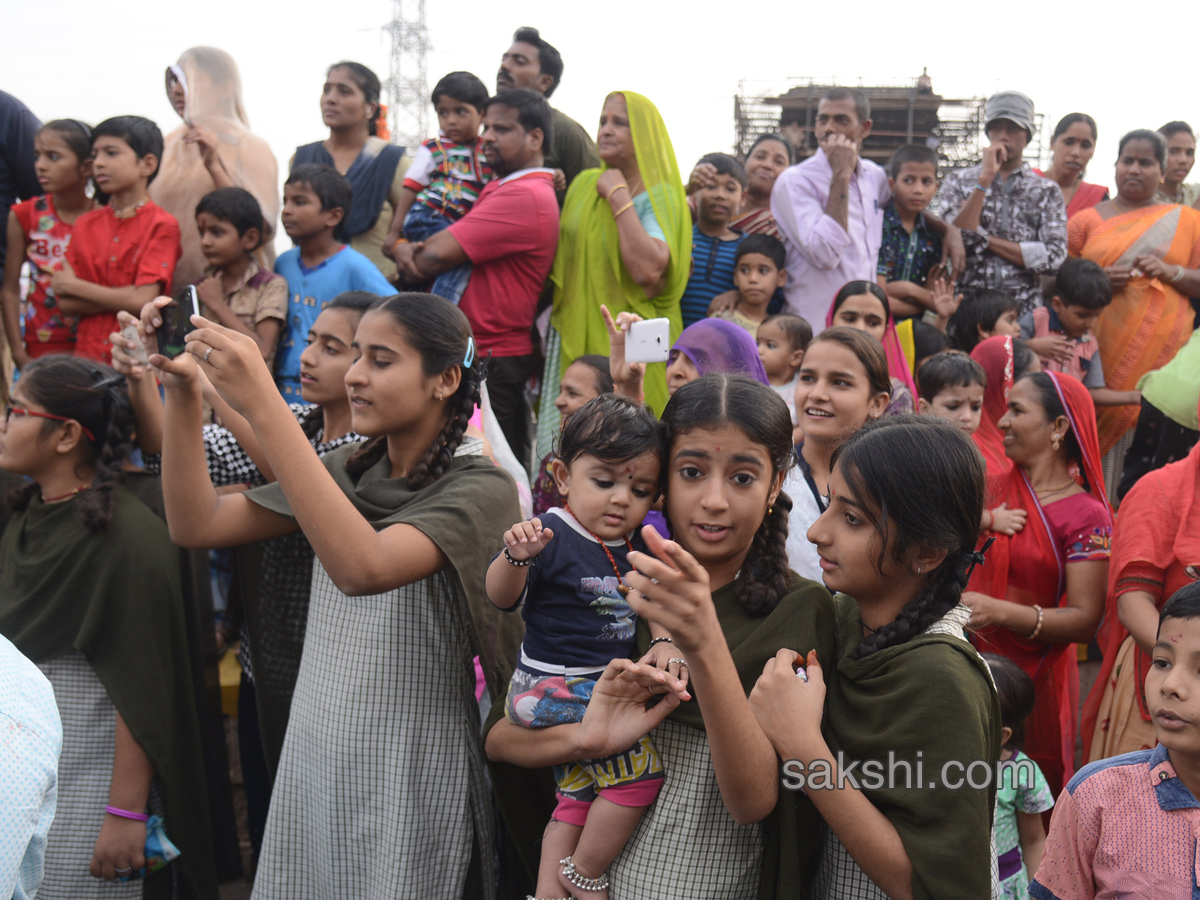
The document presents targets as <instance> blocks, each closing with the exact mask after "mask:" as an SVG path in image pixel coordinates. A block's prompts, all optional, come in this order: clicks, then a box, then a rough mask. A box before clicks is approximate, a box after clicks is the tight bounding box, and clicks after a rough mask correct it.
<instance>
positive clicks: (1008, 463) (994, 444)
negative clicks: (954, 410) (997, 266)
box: [971, 335, 1017, 506]
mask: <svg viewBox="0 0 1200 900" xmlns="http://www.w3.org/2000/svg"><path fill="white" fill-rule="evenodd" d="M1013 357H1014V354H1013V339H1012V338H1010V337H1004V336H1001V335H997V336H996V337H990V338H988V339H987V340H984V341H980V342H979V343H978V344H976V345H975V349H974V350H972V351H971V359H973V360H975V362H977V363H979V365H981V366H983V371H984V372H985V373H986V374H987V387H985V388H984V390H983V415H982V416H980V418H979V428H978V429H976V431H975V433H974V434H973V435H971V437H973V438H974V439H975V446H977V447H978V448H979V452H980V453H982V454H983V459H984V461H985V462H986V463H987V470H988V475H989V476H995V475H1003V474H1005V473H1006V472H1007V471H1008V470H1009V469H1011V468H1012V460H1011V459H1009V458H1008V457H1007V456H1005V455H1004V435H1003V434H1001V433H1000V424H999V423H1000V419H1002V418H1003V417H1004V414H1005V413H1006V412H1008V395H1009V393H1010V392H1011V391H1012V386H1013V381H1014V379H1016V377H1017V376H1016V371H1015V361H1014V358H1013ZM990 505H991V503H990V498H989V506H990Z"/></svg>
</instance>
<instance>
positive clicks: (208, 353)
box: [204, 347, 213, 362]
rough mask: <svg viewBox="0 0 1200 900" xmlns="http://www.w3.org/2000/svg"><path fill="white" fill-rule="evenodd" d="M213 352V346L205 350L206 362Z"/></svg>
mask: <svg viewBox="0 0 1200 900" xmlns="http://www.w3.org/2000/svg"><path fill="white" fill-rule="evenodd" d="M212 352H213V348H212V347H209V348H208V349H207V350H205V351H204V361H205V362H208V358H209V357H210V356H212Z"/></svg>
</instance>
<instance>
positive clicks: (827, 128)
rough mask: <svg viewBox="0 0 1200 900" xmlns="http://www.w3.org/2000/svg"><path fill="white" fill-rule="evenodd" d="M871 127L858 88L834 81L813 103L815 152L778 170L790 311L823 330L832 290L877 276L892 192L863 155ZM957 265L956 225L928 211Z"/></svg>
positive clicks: (776, 210) (776, 200) (776, 204)
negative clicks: (887, 206) (782, 171)
mask: <svg viewBox="0 0 1200 900" xmlns="http://www.w3.org/2000/svg"><path fill="white" fill-rule="evenodd" d="M870 133H871V105H870V103H869V102H868V100H867V98H866V97H865V96H864V95H863V94H862V93H861V92H859V91H856V90H853V89H851V88H844V87H837V88H833V89H832V90H830V91H829V92H828V93H826V94H825V96H824V97H822V98H821V102H820V104H819V105H818V106H817V121H816V134H817V140H818V142H819V144H820V147H819V149H818V150H817V152H816V153H814V154H813V155H812V156H810V157H809V158H808V159H806V160H805V161H804V162H802V163H800V164H798V165H795V166H792V167H791V168H790V169H788V170H787V171H785V172H784V173H783V174H782V175H780V176H779V178H778V180H776V182H775V187H774V189H773V190H772V192H771V213H772V215H773V216H774V217H775V221H776V224H777V225H778V227H779V234H780V236H781V237H782V238H783V242H784V245H785V246H786V247H787V273H788V280H787V285H786V286H785V287H784V297H785V298H786V300H787V305H788V311H789V312H791V313H793V314H795V315H798V316H802V317H803V318H804V319H806V320H807V321H808V323H809V325H811V326H812V329H813V332H814V333H817V332H820V331H821V330H822V328H823V327H824V324H825V315H826V313H827V312H828V310H829V306H830V304H831V303H833V298H834V295H836V294H837V292H838V290H839V289H840V288H841V287H842V285H844V284H846V283H847V282H849V281H856V280H859V279H863V280H866V281H875V280H876V277H875V273H876V268H877V264H878V259H879V246H880V244H881V243H882V241H883V207H884V205H885V204H886V203H887V202H888V200H890V199H891V197H892V192H891V189H890V188H889V187H888V180H887V174H886V173H885V172H884V170H883V169H882V168H880V167H879V166H878V165H876V164H875V163H873V162H871V161H870V160H868V159H863V158H862V156H861V155H860V153H861V150H862V143H863V140H864V139H865V138H866V137H867V135H869V134H870ZM929 224H930V227H931V228H932V229H933V230H934V231H936V232H938V233H939V234H941V235H942V238H943V247H944V248H945V251H946V252H947V253H948V254H949V256H950V257H951V261H952V266H953V269H954V271H955V272H961V271H962V267H963V263H964V260H965V254H964V251H963V246H962V238H961V236H960V235H959V233H958V229H956V228H954V227H953V226H947V225H946V224H945V223H944V222H942V221H941V220H938V219H934V218H933V217H929Z"/></svg>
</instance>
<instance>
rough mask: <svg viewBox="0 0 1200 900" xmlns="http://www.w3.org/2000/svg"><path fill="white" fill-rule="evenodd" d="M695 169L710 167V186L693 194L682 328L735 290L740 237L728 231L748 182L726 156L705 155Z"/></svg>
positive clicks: (740, 170)
mask: <svg viewBox="0 0 1200 900" xmlns="http://www.w3.org/2000/svg"><path fill="white" fill-rule="evenodd" d="M696 165H697V166H703V165H709V166H712V168H713V170H714V172H715V174H714V175H713V178H712V184H710V185H709V186H708V187H702V188H700V189H699V190H698V191H696V194H695V197H696V224H695V225H693V226H692V274H691V276H690V277H689V278H688V283H687V287H686V288H685V289H684V291H683V297H682V298H681V299H680V301H679V306H680V310H681V312H682V313H683V327H684V328H686V327H687V326H689V325H691V324H692V323H693V322H699V321H700V320H701V319H703V318H704V317H705V316H706V315H708V305H709V303H711V302H712V299H713V297H715V296H717V294H723V293H725V292H726V291H732V290H733V289H734V287H735V286H736V285H735V284H734V281H733V273H734V270H735V269H736V268H737V249H738V244H740V243H741V242H742V235H740V234H739V233H738V232H736V231H734V230H733V229H732V228H730V227H729V220H730V219H732V218H733V217H734V216H735V215H737V211H738V209H739V208H740V207H741V205H742V195H743V193H744V192H745V190H746V186H747V185H748V183H749V182H747V180H746V170H745V169H744V168H742V164H741V163H740V162H738V161H737V160H736V159H734V158H733V157H732V156H730V155H729V154H728V153H709V154H708V155H707V156H703V157H701V158H700V161H699V162H698V163H696Z"/></svg>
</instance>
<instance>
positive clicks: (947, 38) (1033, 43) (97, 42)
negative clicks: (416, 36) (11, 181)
mask: <svg viewBox="0 0 1200 900" xmlns="http://www.w3.org/2000/svg"><path fill="white" fill-rule="evenodd" d="M408 5H411V6H415V3H414V2H411V0H410V2H409V4H408ZM706 6H708V7H709V8H712V9H714V10H718V11H719V13H718V14H717V15H715V16H713V17H707V16H706V15H705V14H704V8H705V7H706ZM1048 6H1061V8H1062V11H1061V12H1048V11H1047V7H1048ZM586 7H587V9H586V10H585V9H584V5H583V4H574V3H563V2H561V0H558V2H553V3H525V4H496V3H482V2H479V0H454V2H441V3H430V4H428V7H427V26H428V29H429V37H430V43H431V45H432V47H431V52H430V54H429V58H428V75H429V86H430V87H432V86H433V83H434V82H435V81H436V80H437V79H438V77H440V76H441V75H443V74H445V73H446V72H449V71H452V70H455V69H465V70H467V71H471V72H474V73H475V74H477V75H478V76H479V77H480V78H481V79H483V81H484V83H485V84H487V85H488V86H489V88H492V87H494V83H495V72H496V68H497V65H498V63H499V58H500V54H501V53H502V52H503V51H504V50H505V49H506V48H507V47H508V45H509V43H510V38H511V34H512V32H513V30H514V29H515V28H516V27H517V26H520V25H533V26H536V27H538V28H540V29H541V32H542V35H543V36H544V37H545V38H546V39H547V40H549V41H550V42H551V43H553V44H555V45H556V46H557V47H558V48H559V50H560V51H561V52H562V55H563V59H564V63H565V71H564V74H563V81H562V84H561V86H560V87H559V89H558V91H557V92H556V93H555V95H554V97H553V103H554V105H555V106H557V107H558V108H560V109H562V110H563V111H564V112H566V113H567V114H568V115H570V116H572V117H573V118H575V119H576V120H578V121H579V122H581V123H583V125H584V126H585V127H586V128H587V129H588V130H589V131H594V128H595V126H594V123H595V122H596V119H597V118H598V116H599V113H600V107H601V104H602V101H603V98H604V96H605V95H606V94H607V93H608V92H609V91H612V90H618V89H626V90H635V91H638V92H640V93H643V94H645V95H646V96H647V97H649V98H650V99H651V100H653V101H654V103H655V104H656V105H657V106H658V108H659V110H660V111H661V112H662V115H663V118H664V119H665V121H666V124H667V128H668V130H669V131H670V134H671V138H672V141H673V143H674V146H675V151H676V154H677V156H678V158H679V162H680V168H681V170H682V171H683V173H684V174H685V176H686V173H687V172H688V171H689V170H690V168H691V165H692V164H693V163H694V162H695V160H696V159H697V158H698V157H700V156H701V155H702V154H704V153H706V152H709V151H713V150H728V149H730V147H731V146H732V143H733V140H734V128H733V97H734V95H735V94H736V93H737V92H738V84H739V81H740V80H744V81H745V84H746V88H747V91H746V93H747V94H751V95H754V94H765V93H773V92H778V91H779V90H780V89H783V88H786V86H787V80H788V79H789V78H801V77H803V78H806V79H807V78H809V77H813V78H816V79H819V80H823V81H828V79H829V78H830V77H834V76H836V78H837V79H838V80H839V81H840V83H843V84H850V85H855V84H858V83H863V84H873V83H877V82H880V81H882V82H886V83H895V82H898V81H899V80H901V79H911V78H913V77H915V76H916V75H919V74H920V72H921V68H922V67H923V66H927V67H928V69H929V74H930V75H931V77H932V78H933V86H934V90H935V91H936V92H938V93H940V94H942V95H944V96H947V97H973V96H986V95H987V94H989V93H993V92H995V91H997V90H1001V89H1006V88H1012V89H1016V90H1021V91H1024V92H1026V93H1027V94H1029V95H1030V96H1032V97H1033V99H1034V101H1035V102H1036V104H1037V109H1038V111H1039V112H1042V113H1045V114H1046V120H1047V123H1048V127H1049V128H1052V127H1053V123H1054V122H1055V121H1057V119H1058V118H1059V117H1060V116H1062V115H1064V114H1066V113H1068V112H1073V111H1076V110H1078V111H1083V112H1087V113H1090V114H1091V115H1093V116H1094V117H1095V118H1096V120H1097V122H1098V123H1099V127H1100V141H1099V151H1098V153H1097V154H1096V158H1095V160H1094V161H1093V163H1092V165H1091V167H1090V169H1089V172H1088V174H1087V178H1088V180H1089V181H1095V182H1100V183H1103V184H1111V183H1112V161H1113V160H1114V159H1115V157H1116V144H1117V139H1118V138H1119V136H1120V135H1121V134H1123V133H1124V132H1126V131H1128V130H1130V129H1132V128H1141V127H1148V128H1157V127H1158V126H1160V125H1162V124H1163V123H1164V122H1167V121H1169V120H1171V119H1177V118H1181V119H1190V120H1192V121H1193V123H1194V124H1200V100H1197V99H1196V96H1197V95H1196V93H1195V92H1194V91H1191V90H1187V89H1186V88H1187V87H1188V86H1190V85H1191V84H1192V83H1193V82H1194V78H1195V69H1194V63H1190V62H1189V60H1188V56H1187V54H1184V53H1176V52H1167V51H1163V50H1162V46H1161V42H1160V41H1159V40H1158V39H1157V34H1156V30H1157V28H1158V27H1159V26H1158V25H1157V24H1154V23H1153V20H1150V19H1147V20H1139V19H1138V18H1137V17H1134V19H1133V20H1132V23H1136V22H1137V21H1145V23H1146V24H1145V25H1144V26H1140V27H1144V28H1145V31H1146V34H1145V45H1144V46H1143V47H1142V48H1140V50H1139V48H1138V45H1137V43H1136V42H1131V41H1129V39H1128V37H1127V38H1126V40H1125V41H1124V42H1123V43H1122V46H1123V47H1124V50H1125V52H1124V54H1122V58H1123V59H1124V60H1125V61H1121V59H1120V58H1118V56H1116V55H1114V53H1113V52H1112V50H1115V45H1114V44H1113V38H1114V36H1115V35H1116V34H1117V33H1118V31H1119V30H1122V29H1127V28H1129V27H1132V24H1131V23H1130V22H1126V23H1122V22H1121V21H1120V20H1119V19H1118V18H1117V17H1113V18H1112V19H1111V20H1106V19H1105V17H1103V16H1095V15H1091V16H1087V17H1083V16H1081V15H1080V12H1079V7H1078V5H1075V4H1035V5H1032V6H1028V5H1027V6H1024V7H1020V8H1011V11H1005V10H1004V8H1003V7H999V6H996V5H995V4H984V3H969V4H955V5H953V6H949V7H948V6H939V5H938V4H929V3H916V4H912V3H910V4H897V3H895V2H883V0H860V2H858V3H854V4H852V5H851V4H845V3H830V2H825V3H805V4H767V5H765V6H762V7H739V6H737V5H735V4H728V3H725V4H720V5H718V4H711V5H709V4H705V5H700V4H696V3H694V2H686V3H685V2H681V0H654V2H649V3H641V4H638V6H637V12H638V15H637V16H634V15H630V14H629V11H630V10H631V9H632V7H630V6H629V5H627V4H620V5H612V4H610V5H608V6H607V7H606V6H605V5H602V4H599V5H598V4H587V5H586ZM605 9H608V10H610V11H608V12H605V11H604V10H605ZM618 10H619V11H620V14H618ZM738 10H742V11H743V13H744V16H745V18H744V19H740V20H739V18H738V16H737V11H738ZM848 14H850V15H852V18H850V19H847V18H845V17H846V16H847V15H848ZM391 16H392V4H391V3H389V2H388V0H348V2H341V3H318V2H313V0H289V2H287V3H286V4H285V3H277V2H247V0H237V2H234V0H205V2H203V3H172V4H147V3H144V2H138V3H134V2H129V0H110V2H108V3H106V4H96V3H84V2H82V0H54V2H52V3H49V4H46V3H41V2H28V0H20V2H17V0H0V22H2V23H3V28H2V29H0V30H2V31H3V33H4V34H5V35H6V40H5V49H4V52H3V54H0V88H3V89H4V90H6V91H9V92H10V93H13V94H15V95H16V96H18V97H20V98H21V99H22V100H23V101H24V102H25V103H26V104H27V105H28V106H29V107H30V108H31V109H32V110H33V111H34V112H35V113H36V114H37V115H38V116H39V117H40V118H42V119H43V120H46V119H51V118H57V117H63V116H72V117H75V118H80V119H84V120H86V121H89V122H91V123H93V124H95V123H96V122H98V121H99V120H101V119H104V118H106V117H108V116H111V115H119V114H124V113H137V114H139V115H144V116H148V117H150V118H152V119H154V120H155V121H156V122H158V124H159V126H160V127H161V128H162V129H163V132H164V133H167V132H169V131H171V130H172V129H174V128H175V127H177V125H178V124H179V120H178V117H177V116H176V115H175V112H174V110H172V108H171V107H170V105H169V104H168V103H167V99H166V95H165V92H164V87H163V70H164V68H165V67H166V66H167V65H168V64H170V63H173V62H175V60H176V59H177V58H178V57H179V54H180V53H181V52H182V51H183V50H185V49H187V48H188V47H191V46H196V45H204V44H207V45H212V46H216V47H220V48H222V49H224V50H226V51H228V52H229V53H230V54H232V55H233V57H234V59H236V60H237V62H238V64H239V66H240V68H241V73H242V82H243V87H244V99H245V105H246V109H247V111H248V113H249V116H250V124H251V128H252V129H253V130H254V131H255V132H256V133H257V134H259V135H260V136H262V137H263V138H265V139H266V140H267V142H268V143H269V144H270V145H271V147H272V148H273V150H274V151H275V154H276V156H277V157H278V159H279V163H280V172H281V175H282V172H283V168H284V166H285V165H286V162H287V159H288V157H289V156H290V155H291V153H292V151H293V150H294V149H295V147H296V146H297V145H298V144H302V143H307V142H310V141H313V140H317V139H319V138H322V137H324V136H326V134H327V132H326V130H325V129H324V128H323V126H322V124H321V118H320V112H319V109H318V100H319V96H320V90H321V84H322V82H323V80H324V73H325V69H326V67H327V66H328V65H329V64H330V63H332V62H335V61H337V60H339V59H353V60H357V61H359V62H362V63H364V64H366V65H368V66H370V67H371V68H372V69H374V70H375V71H376V72H377V73H378V74H379V76H380V78H381V79H386V77H387V74H388V63H389V57H390V48H389V38H388V36H387V35H386V34H385V32H384V31H383V26H384V25H385V24H386V23H387V22H388V21H389V20H390V18H391ZM1004 41H1009V42H1010V45H1009V46H1008V47H1005V46H1004V45H1003V42H1004ZM1148 54H1155V55H1154V56H1149V55H1148ZM1133 59H1137V60H1144V61H1145V66H1144V70H1143V71H1136V72H1135V71H1134V65H1133V64H1131V63H1130V60H1133ZM431 121H433V119H432V117H431ZM1047 137H1048V136H1047Z"/></svg>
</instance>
